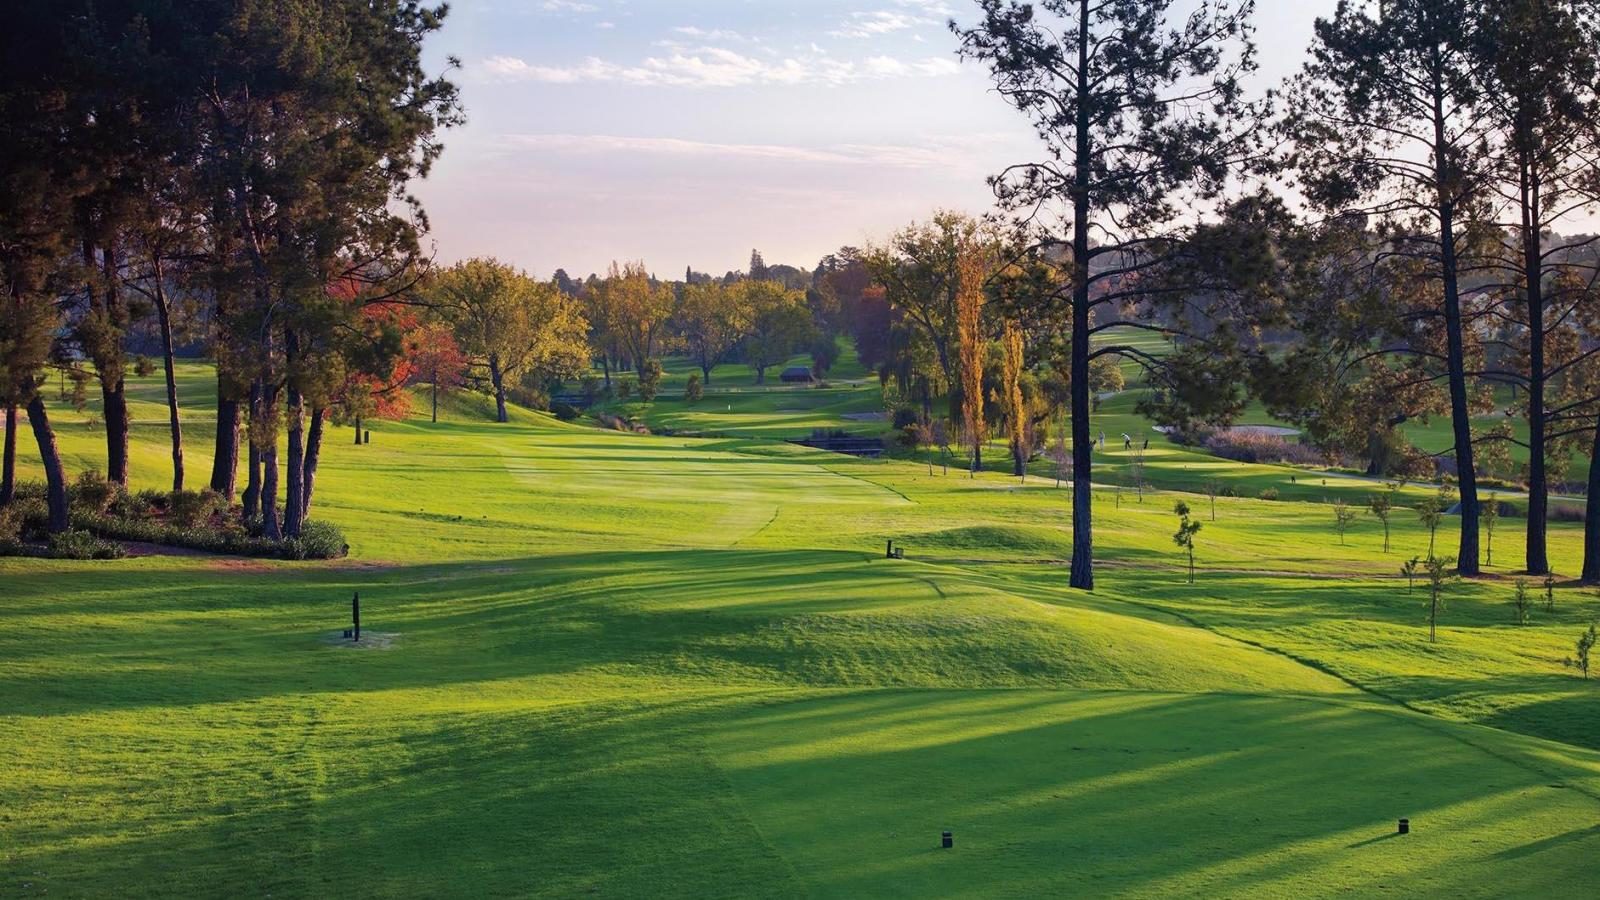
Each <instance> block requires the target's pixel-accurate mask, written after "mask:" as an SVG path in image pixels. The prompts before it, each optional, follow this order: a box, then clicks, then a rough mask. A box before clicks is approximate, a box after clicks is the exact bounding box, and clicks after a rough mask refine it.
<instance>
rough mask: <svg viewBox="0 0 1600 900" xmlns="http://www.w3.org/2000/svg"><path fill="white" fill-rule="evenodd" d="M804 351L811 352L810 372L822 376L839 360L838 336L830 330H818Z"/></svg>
mask: <svg viewBox="0 0 1600 900" xmlns="http://www.w3.org/2000/svg"><path fill="white" fill-rule="evenodd" d="M806 351H807V352H808V353H810V354H811V374H812V375H814V376H816V377H817V378H822V377H823V376H825V375H827V374H828V370H829V369H831V368H833V364H834V363H836V362H838V361H839V337H838V335H835V334H833V333H832V332H829V331H822V330H818V331H817V333H816V337H814V338H812V339H811V344H810V345H809V346H808V347H807V348H806Z"/></svg>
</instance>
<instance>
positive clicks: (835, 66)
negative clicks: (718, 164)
mask: <svg viewBox="0 0 1600 900" xmlns="http://www.w3.org/2000/svg"><path fill="white" fill-rule="evenodd" d="M480 68H481V70H482V72H483V73H485V75H486V77H487V78H489V79H490V80H494V81H502V82H510V81H537V82H545V83H551V84H575V83H579V82H607V83H615V84H631V85H639V86H651V87H662V86H666V87H694V88H718V87H724V88H725V87H743V86H746V85H763V84H772V85H796V84H821V85H841V84H849V83H851V82H855V81H861V80H863V79H875V78H908V77H933V76H940V75H949V74H952V73H954V72H956V71H957V70H958V66H957V65H956V63H955V62H954V61H952V60H950V59H947V58H942V57H928V58H925V59H913V60H900V59H895V58H893V57H888V56H874V57H871V58H869V59H867V60H865V61H864V62H861V63H857V62H853V61H849V60H842V59H839V58H837V57H834V56H830V55H828V54H827V53H823V52H817V51H815V50H814V51H813V52H811V53H808V54H805V55H801V56H789V57H783V58H781V59H780V58H768V59H760V58H757V57H754V56H748V55H746V54H743V53H739V52H737V51H734V50H729V49H727V48H724V47H699V48H695V49H689V48H683V47H674V48H672V49H671V53H670V54H669V55H666V56H652V57H648V58H646V59H644V60H643V61H641V62H639V63H637V64H634V65H622V64H619V63H615V62H610V61H608V60H604V59H600V58H599V57H593V56H591V57H589V58H587V59H585V60H584V61H583V62H581V63H578V64H575V65H559V66H550V65H540V64H536V63H529V62H528V61H526V60H524V59H521V58H520V57H515V56H491V57H489V58H488V59H486V60H484V61H483V62H482V63H481V64H480Z"/></svg>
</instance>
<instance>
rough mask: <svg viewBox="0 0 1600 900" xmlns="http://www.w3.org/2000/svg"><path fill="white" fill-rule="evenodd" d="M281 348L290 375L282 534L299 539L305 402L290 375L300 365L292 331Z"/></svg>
mask: <svg viewBox="0 0 1600 900" xmlns="http://www.w3.org/2000/svg"><path fill="white" fill-rule="evenodd" d="M283 349H284V356H285V359H286V361H287V362H288V370H289V372H290V373H291V374H290V375H289V380H288V381H289V383H288V395H287V397H286V398H285V404H284V405H285V406H286V407H288V410H287V411H288V414H289V459H288V467H289V478H288V482H289V483H288V489H287V490H286V491H285V492H284V500H283V533H284V535H285V536H287V537H299V536H300V518H301V516H302V515H304V514H305V510H306V496H305V484H306V481H305V479H306V468H305V462H306V443H305V438H306V433H305V427H306V409H305V399H304V398H303V397H302V396H301V394H300V386H299V385H298V384H297V383H296V382H295V378H294V375H293V373H294V372H296V371H298V370H299V366H300V336H299V335H298V334H296V333H295V331H294V329H286V330H285V332H284V336H283Z"/></svg>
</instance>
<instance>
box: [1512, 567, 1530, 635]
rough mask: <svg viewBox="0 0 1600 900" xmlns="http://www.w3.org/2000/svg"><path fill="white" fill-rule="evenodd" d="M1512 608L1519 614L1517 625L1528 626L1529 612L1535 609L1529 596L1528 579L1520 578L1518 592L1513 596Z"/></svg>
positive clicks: (1517, 583)
mask: <svg viewBox="0 0 1600 900" xmlns="http://www.w3.org/2000/svg"><path fill="white" fill-rule="evenodd" d="M1511 608H1512V609H1514V610H1516V612H1517V624H1518V625H1526V624H1528V610H1529V609H1531V608H1533V600H1532V599H1531V598H1529V596H1528V579H1526V578H1518V579H1517V582H1516V591H1515V593H1513V594H1512V595H1511Z"/></svg>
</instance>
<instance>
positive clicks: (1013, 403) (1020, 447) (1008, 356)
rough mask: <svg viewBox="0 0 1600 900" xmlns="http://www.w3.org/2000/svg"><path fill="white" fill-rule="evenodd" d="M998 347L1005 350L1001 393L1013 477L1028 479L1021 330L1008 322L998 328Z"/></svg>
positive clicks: (1028, 450)
mask: <svg viewBox="0 0 1600 900" xmlns="http://www.w3.org/2000/svg"><path fill="white" fill-rule="evenodd" d="M1000 344H1001V348H1002V350H1003V351H1004V362H1003V363H1002V366H1003V371H1004V375H1003V378H1002V381H1001V387H1000V390H1001V392H1002V395H1003V397H1004V400H1005V410H1006V428H1007V431H1009V432H1010V436H1011V463H1012V474H1014V475H1016V476H1017V477H1019V478H1022V479H1024V480H1026V479H1027V472H1028V457H1029V455H1030V451H1031V449H1032V448H1031V447H1030V446H1029V444H1030V443H1031V442H1030V441H1029V439H1028V432H1029V427H1030V425H1031V424H1032V423H1031V422H1030V421H1029V420H1028V410H1027V407H1026V406H1025V405H1024V403H1023V401H1022V368H1023V358H1022V329H1021V328H1020V327H1018V325H1017V323H1016V322H1014V321H1012V320H1010V319H1007V320H1006V322H1005V327H1004V328H1003V329H1001V334H1000Z"/></svg>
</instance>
